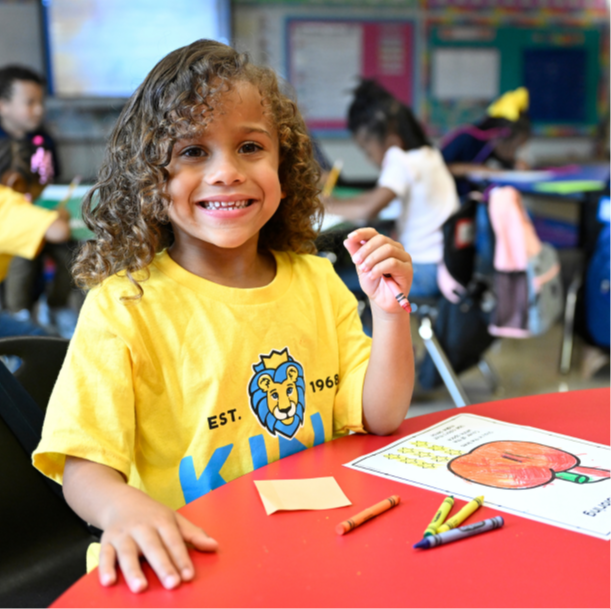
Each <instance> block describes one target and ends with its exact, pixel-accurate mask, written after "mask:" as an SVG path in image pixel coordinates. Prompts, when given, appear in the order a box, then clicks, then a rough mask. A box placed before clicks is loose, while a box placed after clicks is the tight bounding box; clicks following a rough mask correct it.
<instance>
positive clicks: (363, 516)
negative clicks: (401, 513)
mask: <svg viewBox="0 0 611 609" xmlns="http://www.w3.org/2000/svg"><path fill="white" fill-rule="evenodd" d="M400 502H401V497H399V495H392V496H391V497H389V498H388V499H384V501H380V503H376V504H375V505H372V506H371V507H370V508H367V509H366V510H363V511H362V512H359V513H358V514H357V515H356V516H353V517H352V518H349V519H348V520H345V521H344V522H340V524H338V525H337V526H336V527H335V532H336V533H337V534H338V535H343V534H344V533H348V532H350V531H352V529H355V528H356V527H358V526H360V525H362V524H363V523H364V522H367V521H368V520H371V519H372V518H375V517H376V516H379V515H380V514H382V513H383V512H385V511H386V510H390V508H392V507H395V505H399V503H400Z"/></svg>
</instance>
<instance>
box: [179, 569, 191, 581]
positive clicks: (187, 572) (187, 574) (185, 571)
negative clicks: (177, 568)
mask: <svg viewBox="0 0 611 609" xmlns="http://www.w3.org/2000/svg"><path fill="white" fill-rule="evenodd" d="M181 575H182V578H183V579H191V578H192V577H193V571H191V569H183V570H182V571H181Z"/></svg>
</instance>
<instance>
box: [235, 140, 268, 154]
mask: <svg viewBox="0 0 611 609" xmlns="http://www.w3.org/2000/svg"><path fill="white" fill-rule="evenodd" d="M259 150H263V148H262V147H261V146H259V144H255V142H246V144H242V146H241V148H240V152H244V153H246V154H252V153H253V152H259Z"/></svg>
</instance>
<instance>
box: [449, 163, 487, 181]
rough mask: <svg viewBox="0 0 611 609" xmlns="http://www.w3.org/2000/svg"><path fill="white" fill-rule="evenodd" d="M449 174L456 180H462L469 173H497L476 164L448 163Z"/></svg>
mask: <svg viewBox="0 0 611 609" xmlns="http://www.w3.org/2000/svg"><path fill="white" fill-rule="evenodd" d="M448 169H449V170H450V173H451V174H452V175H453V176H454V177H456V178H463V177H465V176H467V175H469V174H470V173H498V171H499V170H498V169H492V168H491V167H488V166H486V165H479V164H477V163H450V164H448Z"/></svg>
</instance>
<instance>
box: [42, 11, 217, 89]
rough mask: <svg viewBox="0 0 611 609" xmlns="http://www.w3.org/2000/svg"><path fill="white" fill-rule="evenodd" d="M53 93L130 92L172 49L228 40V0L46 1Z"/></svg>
mask: <svg viewBox="0 0 611 609" xmlns="http://www.w3.org/2000/svg"><path fill="white" fill-rule="evenodd" d="M45 5H46V7H47V8H46V10H47V21H48V28H49V48H50V56H51V76H52V82H53V90H54V91H53V92H54V93H55V94H56V95H59V96H67V97H79V96H93V97H128V96H130V95H131V94H132V93H133V92H134V90H135V89H136V87H137V86H138V85H139V84H140V83H141V82H142V81H143V80H144V78H145V76H146V75H147V74H148V72H149V71H150V70H151V69H152V68H153V67H154V66H155V64H156V63H157V62H158V61H159V60H160V59H161V58H162V57H164V56H165V55H167V54H168V53H169V52H170V51H173V50H175V49H177V48H179V47H182V46H185V45H187V44H190V43H191V42H194V41H195V40H198V39H200V38H211V39H214V40H220V41H222V42H225V43H228V42H229V8H228V7H229V1H228V0H171V2H168V1H167V0H129V1H128V2H126V1H125V0H46V3H45Z"/></svg>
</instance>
